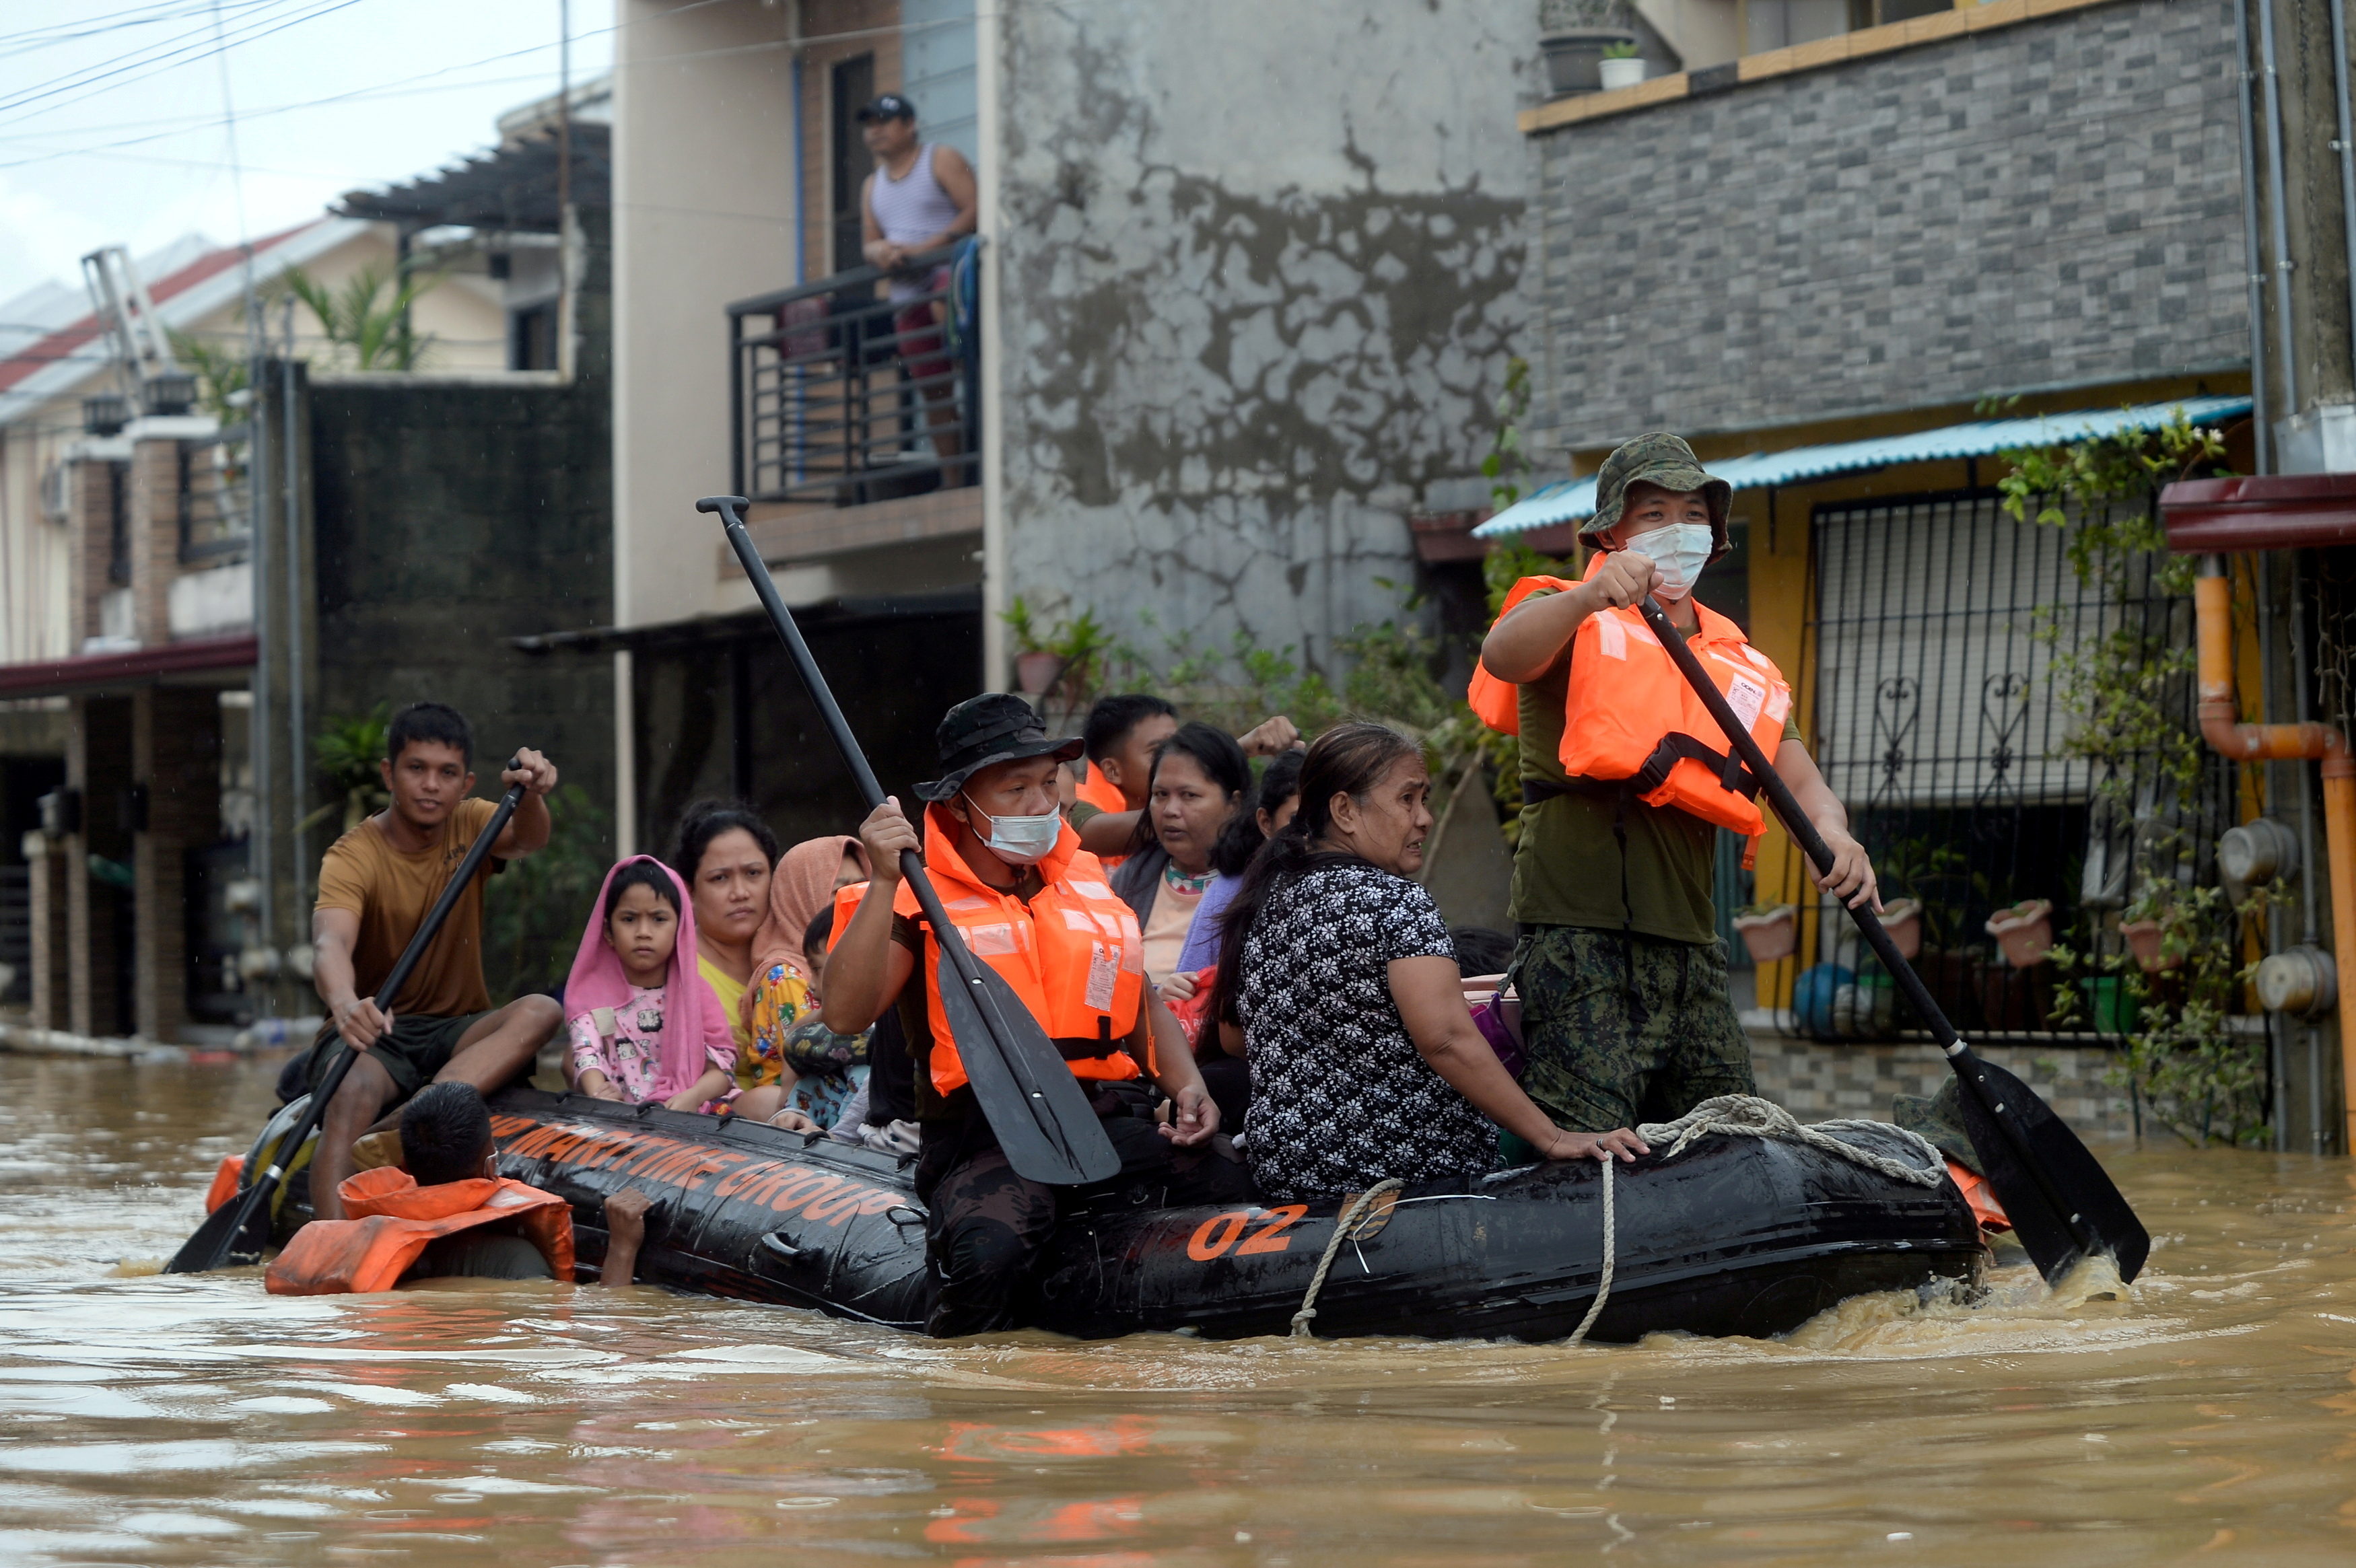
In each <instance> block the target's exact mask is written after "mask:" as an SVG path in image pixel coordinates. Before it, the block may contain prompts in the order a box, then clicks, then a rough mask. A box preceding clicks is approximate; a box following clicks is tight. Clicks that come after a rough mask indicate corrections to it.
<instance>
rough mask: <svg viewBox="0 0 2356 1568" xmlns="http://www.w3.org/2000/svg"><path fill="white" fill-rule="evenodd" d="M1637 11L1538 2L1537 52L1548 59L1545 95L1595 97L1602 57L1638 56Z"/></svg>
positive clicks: (1560, 0) (1600, 3) (1622, 4)
mask: <svg viewBox="0 0 2356 1568" xmlns="http://www.w3.org/2000/svg"><path fill="white" fill-rule="evenodd" d="M1634 22H1635V12H1634V10H1633V7H1632V6H1630V5H1628V4H1627V3H1626V0H1540V3H1539V5H1538V32H1539V34H1540V37H1539V38H1538V50H1539V52H1540V53H1541V54H1543V55H1544V56H1545V57H1546V72H1547V97H1549V98H1567V97H1569V96H1570V95H1571V94H1572V93H1575V92H1596V91H1601V90H1602V87H1603V85H1604V83H1603V80H1602V76H1601V69H1600V68H1601V64H1602V61H1603V57H1604V56H1605V55H1606V54H1608V53H1610V52H1611V51H1612V50H1613V49H1615V48H1624V49H1625V50H1626V51H1627V52H1628V53H1629V54H1631V55H1633V54H1634V53H1635V52H1636V31H1635V27H1634V25H1633V24H1634Z"/></svg>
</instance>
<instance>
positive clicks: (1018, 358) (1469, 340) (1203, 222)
mask: <svg viewBox="0 0 2356 1568" xmlns="http://www.w3.org/2000/svg"><path fill="white" fill-rule="evenodd" d="M996 25H997V27H999V28H1000V29H1001V31H1000V34H999V38H998V49H999V54H998V59H997V62H996V63H997V78H998V91H997V104H998V110H997V112H998V123H999V125H1000V137H1001V148H1000V162H999V167H998V170H997V188H998V191H999V199H998V202H997V204H996V206H995V208H994V209H993V210H991V211H990V212H987V213H985V219H984V222H985V228H986V229H988V231H989V233H990V236H991V242H992V243H993V244H994V245H995V246H996V247H997V253H998V261H999V262H1000V266H1001V272H1000V274H999V276H1000V280H1001V282H1000V286H999V292H998V295H997V299H996V302H995V303H996V304H997V307H998V309H999V311H1000V312H1001V326H1000V329H999V340H1000V342H1001V344H1002V346H1003V354H1002V364H1001V367H1000V368H999V370H998V372H997V374H998V376H999V378H1000V389H1001V406H1002V410H1003V411H1002V414H1001V420H1002V430H1001V443H1000V444H1001V450H1002V453H1003V463H1002V469H1003V517H1004V525H1005V537H1006V539H1007V546H1006V549H1007V556H1006V559H1005V560H1004V562H1003V563H1002V564H1003V571H1004V575H1003V577H1002V578H1001V579H1000V580H999V581H994V582H993V584H992V589H993V595H992V597H993V603H1004V600H1005V598H1006V596H1007V595H1008V594H1009V593H1020V594H1023V595H1024V596H1025V597H1026V598H1027V599H1028V600H1029V601H1030V602H1031V603H1033V605H1039V606H1044V607H1046V608H1048V609H1049V610H1051V611H1054V610H1056V609H1058V608H1060V609H1061V610H1062V611H1064V612H1065V613H1069V612H1071V611H1075V610H1077V609H1079V608H1082V607H1092V608H1094V609H1095V610H1096V611H1097V612H1098V613H1099V614H1100V615H1103V616H1104V617H1105V618H1106V619H1107V620H1108V622H1109V623H1110V624H1111V625H1112V626H1113V627H1114V628H1115V629H1116V630H1117V631H1119V632H1120V633H1122V634H1124V635H1129V636H1130V637H1132V638H1135V639H1137V640H1139V641H1140V642H1141V643H1144V644H1147V645H1158V644H1159V642H1160V636H1161V634H1162V633H1163V632H1179V633H1190V632H1191V633H1196V634H1200V635H1203V636H1204V637H1205V639H1206V640H1207V641H1209V642H1213V643H1217V644H1222V645H1224V644H1225V643H1226V640H1227V638H1228V636H1229V635H1230V634H1231V633H1233V632H1234V631H1236V630H1237V629H1238V628H1240V629H1242V630H1243V631H1245V632H1246V633H1247V634H1248V635H1250V636H1251V637H1252V638H1254V639H1255V640H1257V641H1258V643H1259V644H1260V645H1264V646H1266V647H1269V648H1280V647H1283V646H1285V645H1302V646H1303V649H1304V651H1305V653H1306V655H1307V656H1308V658H1309V659H1310V661H1311V662H1312V664H1318V665H1323V663H1324V662H1325V660H1326V658H1327V656H1328V654H1329V652H1330V649H1331V642H1332V639H1333V637H1334V636H1335V635H1338V634H1345V633H1347V632H1348V631H1349V630H1350V629H1351V627H1352V626H1353V625H1354V624H1357V623H1359V622H1362V621H1367V620H1372V619H1375V618H1376V617H1378V616H1385V615H1388V614H1390V613H1394V612H1395V611H1396V608H1397V605H1398V593H1397V592H1396V591H1393V590H1387V589H1385V588H1382V587H1379V586H1378V585H1377V584H1376V581H1375V579H1376V578H1378V577H1387V578H1391V579H1394V580H1408V579H1411V578H1412V577H1413V561H1412V552H1411V548H1410V545H1409V540H1408V530H1407V528H1406V525H1405V523H1404V522H1403V520H1402V516H1401V514H1402V513H1403V512H1405V511H1406V510H1408V509H1409V508H1410V507H1414V506H1416V505H1418V504H1419V503H1420V502H1421V501H1422V500H1423V499H1424V498H1425V496H1426V494H1427V492H1428V491H1429V489H1430V487H1431V486H1432V485H1434V484H1435V482H1438V481H1441V480H1444V479H1447V478H1449V477H1451V476H1462V475H1467V474H1470V473H1472V471H1473V470H1474V468H1475V467H1476V466H1477V464H1479V462H1480V459H1481V457H1482V456H1483V453H1485V452H1486V450H1487V448H1488V445H1489V440H1490V432H1489V431H1488V429H1486V428H1484V427H1485V424H1486V421H1487V420H1488V418H1489V410H1490V404H1491V401H1492V400H1493V399H1494V397H1495V395H1496V393H1497V391H1498V389H1499V386H1500V384H1501V383H1502V381H1503V379H1504V374H1505V370H1504V366H1505V358H1506V357H1507V356H1508V354H1509V353H1511V352H1512V351H1513V350H1514V349H1515V347H1518V346H1519V339H1520V336H1521V333H1522V329H1523V325H1524V315H1525V313H1524V310H1523V306H1522V304H1521V300H1520V296H1519V294H1518V293H1517V281H1518V279H1519V276H1520V273H1521V270H1522V261H1523V229H1522V220H1523V215H1524V208H1525V203H1526V191H1527V181H1526V170H1527V169H1528V167H1529V163H1528V156H1527V151H1526V147H1525V146H1524V145H1523V144H1522V139H1521V137H1520V136H1519V135H1518V133H1516V131H1515V126H1514V122H1513V110H1514V108H1515V95H1516V93H1517V91H1519V90H1520V89H1521V88H1522V87H1523V85H1524V84H1525V83H1526V80H1528V73H1529V72H1530V71H1531V70H1532V69H1534V67H1533V60H1534V58H1535V54H1536V48H1537V15H1536V7H1535V6H1534V5H1531V4H1529V0H1430V3H1429V4H1426V5H1413V6H1408V5H1391V6H1377V7H1367V6H1365V5H1347V4H1343V3H1341V0H1303V3H1299V4H1294V5H1284V6H1268V5H1258V4H1254V3H1252V0H1198V3H1196V4H1193V5H1176V6H1173V5H1155V4H1151V3H1148V0H1099V3H1098V4H1092V5H1086V6H1078V7H1049V6H1023V7H1019V8H1011V9H1009V10H1007V11H1006V12H1004V13H1003V14H1002V15H1001V18H1000V19H999V20H998V22H997V24H996ZM984 47H985V48H988V47H990V46H989V41H988V40H985V44H984ZM984 80H985V82H987V81H988V80H990V78H989V73H987V72H986V73H985V75H984ZM989 121H990V114H989V112H987V111H985V113H984V123H985V124H988V123H989ZM985 150H986V151H987V149H985ZM983 188H984V190H985V192H987V191H988V190H989V189H990V188H991V178H990V173H989V171H987V170H985V174H984V186H983ZM993 570H996V568H995V566H994V568H993ZM1148 611H1151V613H1152V615H1153V616H1154V617H1155V620H1156V630H1154V631H1152V632H1149V631H1147V629H1146V628H1145V626H1144V624H1143V622H1142V616H1143V614H1144V613H1146V612H1148ZM999 673H1001V677H1003V675H1004V672H999Z"/></svg>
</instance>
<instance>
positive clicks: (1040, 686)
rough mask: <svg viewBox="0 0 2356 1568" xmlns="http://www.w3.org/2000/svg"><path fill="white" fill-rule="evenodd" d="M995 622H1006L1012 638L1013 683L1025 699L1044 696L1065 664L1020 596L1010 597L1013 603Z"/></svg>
mask: <svg viewBox="0 0 2356 1568" xmlns="http://www.w3.org/2000/svg"><path fill="white" fill-rule="evenodd" d="M999 619H1000V620H1001V621H1004V622H1005V623H1006V629H1007V630H1008V631H1009V632H1011V633H1012V634H1013V636H1014V680H1015V684H1016V685H1018V686H1020V687H1021V688H1023V696H1025V697H1040V696H1044V694H1045V693H1046V692H1047V691H1049V690H1050V689H1052V688H1054V686H1055V677H1058V676H1060V675H1062V674H1063V673H1064V666H1065V664H1066V662H1068V661H1066V658H1065V657H1064V656H1063V654H1061V653H1060V652H1058V651H1057V650H1056V649H1055V647H1054V646H1053V645H1051V644H1050V643H1049V641H1048V639H1047V635H1046V634H1045V632H1044V629H1043V628H1042V627H1041V626H1040V624H1039V622H1038V618H1037V617H1036V616H1035V615H1033V613H1031V606H1030V605H1029V604H1028V603H1025V602H1024V601H1023V596H1022V595H1021V594H1019V593H1018V594H1016V595H1015V596H1014V602H1013V603H1011V604H1009V605H1007V607H1006V608H1005V610H1004V611H1002V612H1001V613H1000V615H999Z"/></svg>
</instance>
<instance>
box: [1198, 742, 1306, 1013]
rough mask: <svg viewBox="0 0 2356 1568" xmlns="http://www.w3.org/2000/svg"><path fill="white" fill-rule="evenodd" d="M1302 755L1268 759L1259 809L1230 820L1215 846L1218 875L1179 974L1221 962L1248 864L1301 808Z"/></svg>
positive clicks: (1214, 866) (1213, 865)
mask: <svg viewBox="0 0 2356 1568" xmlns="http://www.w3.org/2000/svg"><path fill="white" fill-rule="evenodd" d="M1300 808H1301V753H1300V752H1285V753H1284V754H1283V755H1281V756H1280V757H1278V758H1277V759H1276V761H1274V762H1272V763H1269V765H1268V770H1267V771H1266V772H1265V773H1261V774H1260V776H1259V804H1258V807H1257V808H1256V809H1254V810H1252V811H1250V812H1248V813H1247V812H1241V811H1238V812H1237V813H1236V814H1235V815H1234V816H1230V817H1229V818H1227V825H1226V827H1225V828H1223V829H1222V830H1221V831H1220V833H1219V841H1218V842H1217V843H1216V844H1215V845H1213V846H1212V847H1211V869H1213V870H1214V871H1216V872H1217V873H1218V875H1217V876H1216V877H1214V878H1213V879H1212V880H1211V885H1210V886H1209V887H1207V888H1205V889H1204V890H1203V901H1202V903H1201V904H1200V905H1198V906H1197V907H1196V909H1195V911H1194V926H1193V928H1192V929H1190V930H1189V931H1188V932H1187V933H1186V945H1185V947H1184V948H1183V950H1182V951H1181V952H1180V953H1179V955H1178V972H1179V973H1180V974H1182V975H1193V974H1196V973H1198V972H1200V971H1202V970H1205V969H1212V968H1216V967H1217V966H1218V962H1219V935H1220V933H1221V932H1222V931H1223V930H1224V929H1225V928H1226V917H1227V906H1228V905H1229V904H1231V903H1233V902H1235V900H1236V892H1237V890H1238V889H1240V888H1241V887H1242V886H1243V885H1244V869H1245V868H1246V867H1248V866H1249V865H1250V864H1251V862H1252V857H1253V856H1254V855H1257V854H1258V853H1259V847H1260V846H1261V845H1262V844H1265V843H1267V842H1268V841H1269V839H1271V838H1273V837H1276V836H1277V834H1278V833H1280V831H1282V830H1283V827H1284V825H1285V824H1286V823H1288V822H1290V821H1291V820H1292V814H1293V813H1294V812H1296V811H1298V810H1299V809H1300Z"/></svg>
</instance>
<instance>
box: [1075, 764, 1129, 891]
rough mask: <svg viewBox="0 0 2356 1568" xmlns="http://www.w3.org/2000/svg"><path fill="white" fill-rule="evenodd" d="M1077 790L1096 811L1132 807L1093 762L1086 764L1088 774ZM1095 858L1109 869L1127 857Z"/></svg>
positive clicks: (1122, 809) (1100, 856)
mask: <svg viewBox="0 0 2356 1568" xmlns="http://www.w3.org/2000/svg"><path fill="white" fill-rule="evenodd" d="M1078 790H1079V797H1080V799H1082V800H1084V801H1086V802H1087V803H1088V804H1089V805H1093V806H1095V807H1096V808H1097V809H1098V811H1129V810H1132V809H1134V808H1133V807H1131V806H1130V804H1129V797H1128V796H1127V795H1123V794H1121V793H1120V790H1119V787H1118V786H1116V785H1115V784H1113V783H1112V781H1110V780H1109V779H1108V778H1106V777H1105V776H1104V770H1103V769H1102V768H1100V767H1098V766H1097V764H1096V763H1089V764H1088V776H1087V777H1086V778H1084V779H1082V780H1081V781H1080V783H1079V786H1078ZM1097 859H1098V860H1100V861H1102V862H1103V863H1104V869H1106V870H1108V871H1109V870H1111V869H1113V868H1114V867H1115V866H1118V865H1119V864H1120V863H1121V862H1122V861H1123V860H1126V859H1129V857H1128V856H1126V855H1099V856H1098V857H1097Z"/></svg>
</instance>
